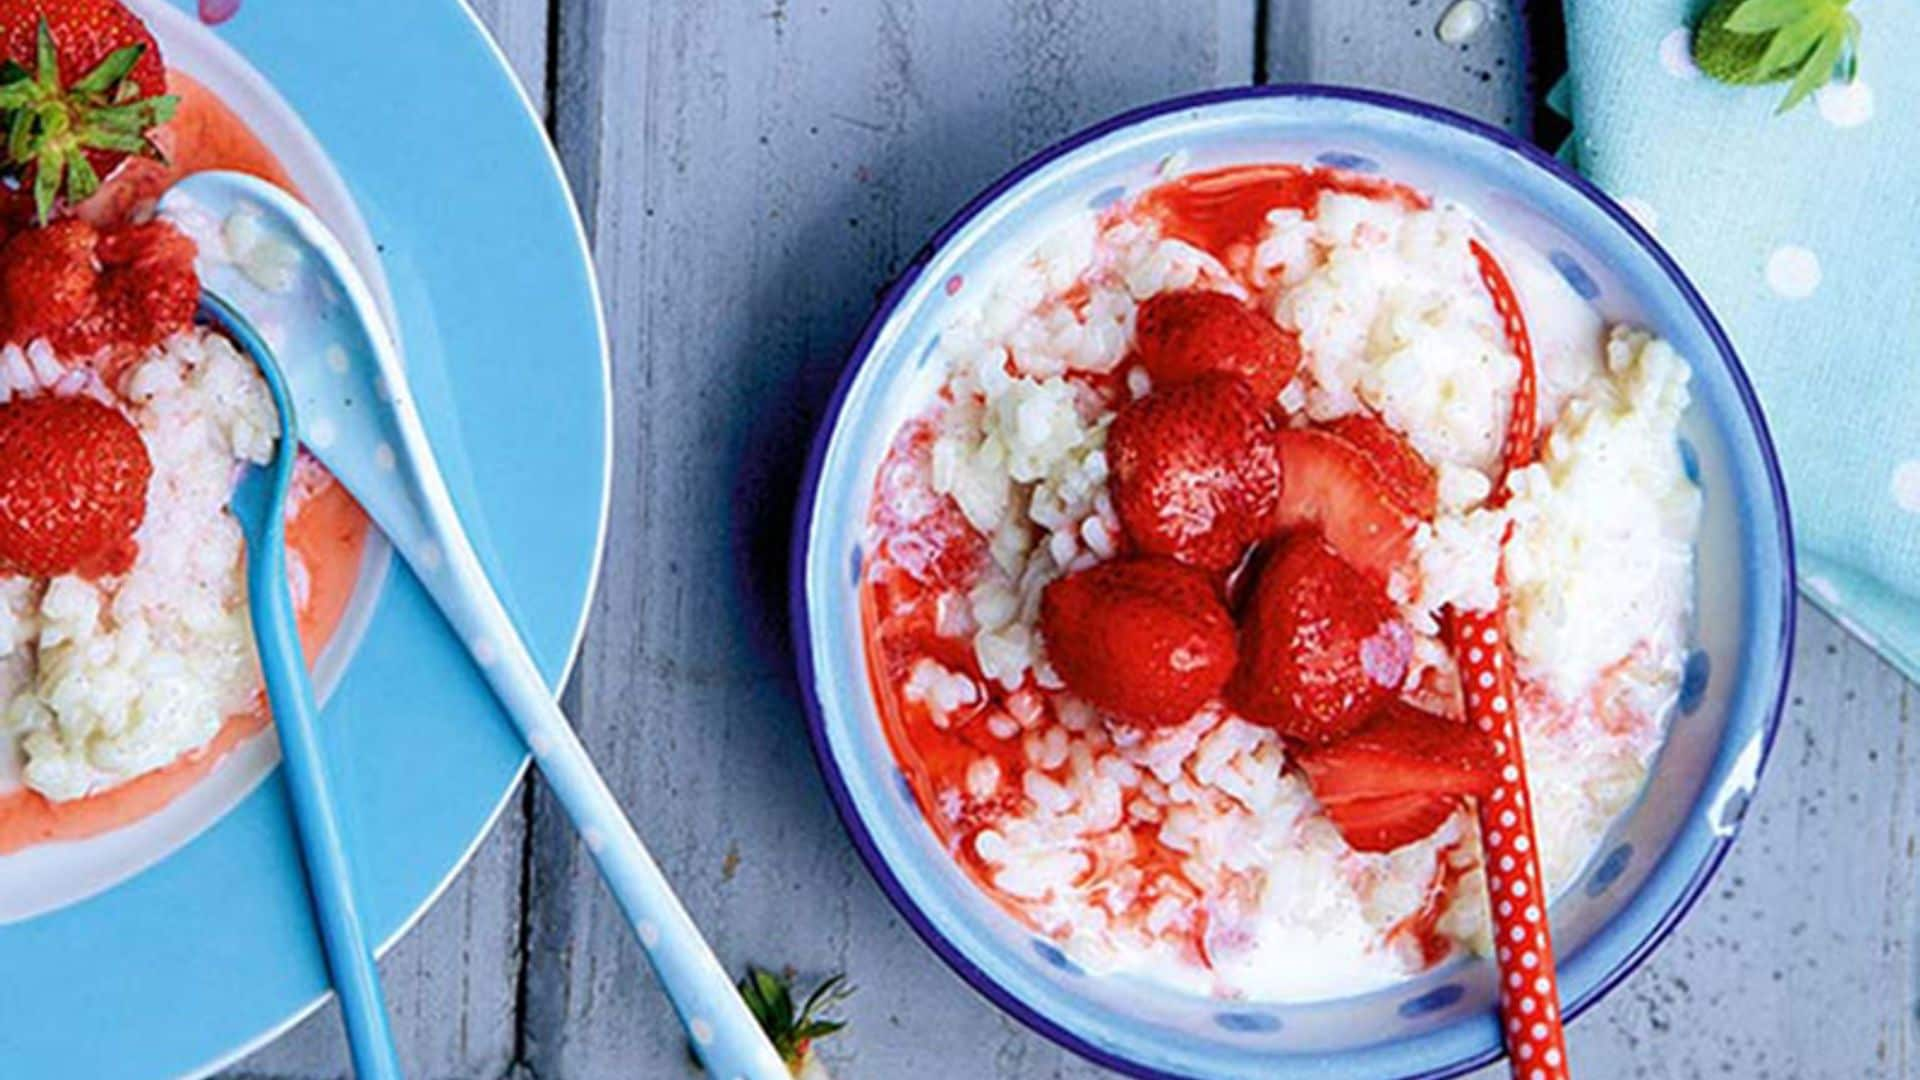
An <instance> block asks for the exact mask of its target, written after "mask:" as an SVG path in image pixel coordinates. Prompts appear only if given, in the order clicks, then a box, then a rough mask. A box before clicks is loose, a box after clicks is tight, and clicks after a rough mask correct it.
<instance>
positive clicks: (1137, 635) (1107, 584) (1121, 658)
mask: <svg viewBox="0 0 1920 1080" xmlns="http://www.w3.org/2000/svg"><path fill="white" fill-rule="evenodd" d="M1040 632H1041V634H1042V636H1044V637H1045V639H1046V643H1047V656H1048V658H1049V659H1050V660H1051V661H1052V663H1053V667H1054V670H1055V671H1057V672H1059V674H1060V678H1061V679H1063V680H1065V682H1066V684H1067V687H1068V689H1070V690H1072V691H1073V692H1074V693H1076V694H1078V695H1079V696H1080V697H1082V698H1084V699H1085V700H1086V701H1088V702H1089V703H1091V704H1093V705H1094V706H1097V707H1098V708H1100V709H1103V710H1105V711H1106V712H1108V713H1111V714H1113V715H1114V716H1117V717H1120V718H1121V719H1123V720H1129V721H1133V722H1135V723H1141V724H1177V723H1180V722H1181V721H1183V720H1185V719H1186V718H1187V717H1189V716H1191V715H1193V711H1194V710H1195V709H1198V708H1199V707H1200V706H1201V705H1204V704H1206V702H1207V701H1208V699H1210V698H1212V697H1214V696H1215V695H1217V694H1218V693H1219V692H1220V688H1221V687H1223V686H1225V685H1226V682H1227V679H1228V677H1229V676H1231V675H1232V674H1233V664H1234V641H1233V620H1232V618H1231V617H1230V616H1229V615H1228V614H1227V609H1226V606H1225V605H1224V604H1222V603H1221V601H1220V597H1219V595H1218V594H1217V593H1216V592H1215V591H1214V587H1213V583H1212V581H1211V580H1210V579H1209V578H1208V577H1207V575H1205V574H1203V573H1201V572H1200V571H1197V570H1193V569H1191V568H1189V567H1185V566H1182V565H1180V564H1179V563H1176V562H1172V561H1170V560H1167V559H1151V558H1137V557H1132V558H1121V559H1116V560H1113V561H1111V562H1104V563H1101V564H1099V565H1098V566H1093V567H1089V568H1088V569H1085V570H1081V571H1079V572H1077V573H1074V574H1071V575H1069V576H1067V577H1064V578H1061V579H1060V580H1058V581H1055V582H1054V583H1053V584H1051V585H1049V586H1047V591H1046V593H1045V594H1044V595H1043V596H1042V598H1041V604H1040Z"/></svg>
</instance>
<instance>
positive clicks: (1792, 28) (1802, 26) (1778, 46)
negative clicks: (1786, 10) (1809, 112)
mask: <svg viewBox="0 0 1920 1080" xmlns="http://www.w3.org/2000/svg"><path fill="white" fill-rule="evenodd" d="M1742 10H1744V9H1742ZM1826 32H1827V31H1826V27H1825V26H1823V25H1822V24H1820V23H1819V22H1816V21H1815V20H1812V19H1802V20H1801V21H1799V22H1796V23H1789V24H1787V25H1786V26H1782V27H1781V28H1780V29H1778V30H1775V31H1774V32H1773V40H1771V41H1769V42H1768V43H1767V51H1766V52H1764V53H1761V54H1760V63H1759V68H1760V71H1761V72H1762V73H1763V74H1767V75H1772V74H1775V73H1777V72H1791V71H1798V70H1800V65H1801V64H1802V63H1803V62H1804V61H1805V60H1806V58H1807V56H1808V55H1809V54H1810V53H1812V52H1813V50H1814V48H1815V47H1817V46H1818V45H1819V44H1820V41H1821V38H1822V36H1823V35H1824V34H1825V33H1826Z"/></svg>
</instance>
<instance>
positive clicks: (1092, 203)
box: [1087, 185, 1127, 210]
mask: <svg viewBox="0 0 1920 1080" xmlns="http://www.w3.org/2000/svg"><path fill="white" fill-rule="evenodd" d="M1126 197H1127V189H1126V188H1125V187H1122V186H1119V185H1115V186H1114V187H1110V188H1103V189H1101V190H1100V191H1098V192H1096V193H1095V194H1094V196H1093V198H1091V199H1088V200H1087V208H1088V209H1090V210H1105V209H1106V208H1107V207H1109V206H1112V205H1113V204H1114V203H1117V202H1119V201H1120V200H1121V199H1124V198H1126Z"/></svg>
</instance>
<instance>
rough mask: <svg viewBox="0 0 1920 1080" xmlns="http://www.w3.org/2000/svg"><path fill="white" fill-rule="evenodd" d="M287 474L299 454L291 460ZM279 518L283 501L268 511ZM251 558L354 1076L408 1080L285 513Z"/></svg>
mask: <svg viewBox="0 0 1920 1080" xmlns="http://www.w3.org/2000/svg"><path fill="white" fill-rule="evenodd" d="M283 456H284V457H285V458H286V463H287V464H286V470H285V471H288V472H290V471H291V467H292V453H291V451H289V452H288V453H286V454H285V455H283ZM268 505H269V506H270V507H271V508H272V509H273V510H275V511H277V510H278V509H279V507H280V501H279V500H278V499H275V500H271V501H270V502H269V504H268ZM266 517H267V519H268V520H267V522H266V523H265V527H264V528H263V529H261V530H260V531H259V533H258V535H259V536H260V540H259V542H258V543H257V544H254V545H253V546H252V547H251V548H250V550H249V552H248V558H247V595H248V603H249V605H250V607H251V611H252V615H253V627H254V634H255V636H256V640H257V642H258V647H259V653H260V669H261V674H262V676H263V678H264V680H265V682H266V685H267V702H268V704H269V705H270V706H271V707H272V709H273V722H274V727H275V729H276V730H277V731H278V733H279V737H280V748H281V754H282V757H283V758H284V759H285V762H284V764H285V774H286V778H287V793H288V796H289V797H290V798H291V800H292V802H293V820H294V826H295V832H296V833H298V835H299V838H300V847H301V851H302V853H303V854H304V855H305V864H306V868H307V886H308V888H309V889H310V890H311V892H312V894H313V910H314V914H315V916H316V918H317V920H318V922H319V924H320V940H321V943H322V946H323V948H324V950H325V952H326V957H327V969H328V971H329V972H331V974H332V976H333V987H334V991H335V992H336V993H338V994H339V996H340V1015H341V1019H342V1021H343V1023H344V1024H345V1026H346V1029H347V1043H348V1045H349V1046H350V1047H351V1050H352V1054H353V1067H354V1072H355V1073H356V1074H357V1075H358V1076H359V1077H360V1080H401V1077H403V1076H404V1075H405V1074H404V1073H402V1072H401V1070H400V1062H399V1059H398V1057H397V1056H396V1055H395V1052H394V1046H393V1034H392V1032H391V1031H390V1030H389V1029H388V1027H387V1009H386V1001H385V998H384V997H383V995H382V994H381V991H380V969H379V967H378V966H377V965H376V963H375V961H374V957H373V949H372V947H371V945H369V943H368V941H367V934H366V928H365V927H364V926H362V925H361V922H360V910H359V907H358V905H357V904H356V903H355V900H354V895H353V878H352V872H351V868H350V863H349V860H348V857H347V847H346V839H345V837H344V836H343V835H342V831H341V828H340V816H339V810H338V807H337V806H336V804H335V802H334V797H333V790H332V786H331V784H330V782H329V780H328V775H327V766H326V756H325V752H324V751H323V750H322V749H321V747H320V737H319V733H318V730H317V728H316V721H317V719H318V717H319V713H320V711H319V708H318V707H317V706H316V705H315V704H314V699H313V683H312V681H311V680H310V678H309V677H308V674H307V665H306V659H305V657H304V655H303V654H302V652H301V648H300V636H299V632H298V631H297V629H296V625H297V624H296V623H295V621H294V614H293V600H292V597H291V596H290V595H289V594H288V591H287V564H286V555H285V552H286V533H285V527H284V525H283V523H282V520H281V516H280V514H278V513H277V512H276V513H270V514H267V515H266Z"/></svg>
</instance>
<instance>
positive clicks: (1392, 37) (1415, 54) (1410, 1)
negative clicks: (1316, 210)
mask: <svg viewBox="0 0 1920 1080" xmlns="http://www.w3.org/2000/svg"><path fill="white" fill-rule="evenodd" d="M1483 2H1484V3H1485V6H1486V9H1487V11H1488V15H1489V18H1488V20H1487V23H1486V25H1485V27H1484V28H1483V29H1482V30H1481V31H1480V32H1479V34H1477V35H1476V36H1474V37H1473V38H1472V39H1470V40H1468V41H1466V42H1463V43H1461V44H1457V45H1448V44H1445V43H1443V42H1441V41H1440V40H1439V38H1438V37H1437V36H1436V34H1435V30H1436V27H1437V26H1438V25H1439V22H1440V17H1441V16H1442V15H1443V14H1444V13H1445V12H1446V10H1447V9H1448V8H1449V7H1450V6H1452V3H1453V0H1270V8H1269V10H1268V13H1267V19H1266V36H1265V43H1266V60H1267V62H1266V74H1267V78H1268V80H1269V81H1270V82H1326V83H1340V84H1344V85H1349V86H1364V87H1367V88H1369V89H1375V90H1389V91H1392V92H1394V93H1397V94H1404V95H1406V96H1408V97H1414V98H1419V99H1421V100H1423V101H1430V102H1434V103H1436V104H1440V105H1445V106H1447V107H1449V108H1452V109H1455V110H1458V111H1460V112H1464V113H1467V114H1468V115H1470V116H1474V117H1477V118H1479V119H1482V120H1485V121H1487V122H1488V123H1491V124H1496V125H1499V126H1501V127H1505V128H1507V129H1508V130H1510V131H1515V132H1519V133H1521V134H1527V133H1529V132H1531V131H1532V125H1533V107H1532V103H1531V102H1532V95H1530V93H1529V82H1528V73H1527V70H1526V55H1527V32H1528V8H1529V7H1530V6H1531V5H1530V3H1529V2H1528V0H1483ZM1550 2H1551V0H1542V6H1546V5H1547V4H1548V3H1550Z"/></svg>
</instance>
